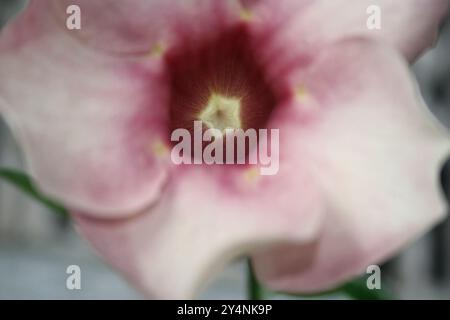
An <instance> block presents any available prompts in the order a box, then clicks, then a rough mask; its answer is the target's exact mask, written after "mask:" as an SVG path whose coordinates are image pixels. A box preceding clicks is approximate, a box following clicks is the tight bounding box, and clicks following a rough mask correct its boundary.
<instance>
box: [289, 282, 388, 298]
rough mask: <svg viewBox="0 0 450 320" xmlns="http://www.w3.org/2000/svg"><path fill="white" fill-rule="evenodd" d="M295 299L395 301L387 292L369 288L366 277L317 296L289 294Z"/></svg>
mask: <svg viewBox="0 0 450 320" xmlns="http://www.w3.org/2000/svg"><path fill="white" fill-rule="evenodd" d="M287 295H289V296H293V297H302V298H325V297H327V296H332V295H345V296H347V297H349V298H352V299H355V300H389V299H393V297H392V295H391V294H390V293H389V292H388V291H386V290H379V289H374V290H370V289H369V288H367V282H366V278H365V277H360V278H357V279H355V280H352V281H350V282H347V283H345V284H343V285H341V286H339V287H337V288H335V289H331V290H328V291H323V292H319V293H315V294H303V293H298V294H291V293H289V294H287Z"/></svg>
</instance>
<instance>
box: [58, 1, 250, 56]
mask: <svg viewBox="0 0 450 320" xmlns="http://www.w3.org/2000/svg"><path fill="white" fill-rule="evenodd" d="M52 2H53V9H54V12H55V14H56V15H57V16H58V17H59V18H60V21H61V24H63V25H65V22H66V17H67V14H66V8H67V7H69V6H70V5H77V6H79V8H80V11H81V14H82V28H81V29H80V30H77V31H76V32H74V31H72V30H71V31H69V32H68V34H69V35H71V36H75V37H76V38H78V39H79V40H80V41H82V42H83V43H85V44H88V45H91V46H93V47H95V48H98V49H101V50H104V51H108V52H110V53H118V54H144V55H146V54H149V53H151V52H154V51H158V50H164V49H166V48H167V47H169V46H170V45H171V44H172V42H173V41H176V42H178V41H179V40H180V37H184V36H189V37H190V36H192V33H197V32H211V31H216V30H217V29H218V28H221V27H223V26H226V25H227V24H229V23H230V22H233V21H236V20H237V19H238V18H239V12H240V8H241V7H240V6H239V3H238V2H237V1H236V0H226V1H202V0H172V1H165V0H151V1H149V0H129V1H120V0H103V1H89V0H52Z"/></svg>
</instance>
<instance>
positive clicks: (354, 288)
mask: <svg viewBox="0 0 450 320" xmlns="http://www.w3.org/2000/svg"><path fill="white" fill-rule="evenodd" d="M340 291H342V293H344V294H346V295H347V296H349V297H350V298H353V299H358V300H388V299H392V296H391V295H390V294H389V293H388V292H387V291H386V290H380V289H373V290H370V289H368V288H367V283H366V279H365V278H364V277H362V278H360V279H356V280H353V281H350V282H348V283H346V284H344V285H343V286H342V287H340Z"/></svg>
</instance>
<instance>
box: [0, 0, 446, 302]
mask: <svg viewBox="0 0 450 320" xmlns="http://www.w3.org/2000/svg"><path fill="white" fill-rule="evenodd" d="M23 3H24V1H19V0H0V28H1V26H2V25H4V23H6V21H7V19H9V18H10V17H11V16H12V15H14V14H15V13H16V12H17V10H18V9H19V8H20V7H21V6H22V5H23ZM449 56H450V19H448V20H447V22H446V23H445V24H444V25H443V27H442V32H441V36H440V40H439V42H438V45H437V47H436V48H435V49H433V50H431V51H429V52H428V53H427V54H426V55H424V56H423V57H422V58H421V59H420V60H419V61H418V62H417V63H416V65H414V66H413V71H414V72H415V74H416V76H417V78H418V80H419V84H420V87H421V90H422V93H423V95H424V98H425V100H426V101H427V102H428V105H429V106H430V107H431V109H432V111H433V112H434V113H435V114H436V116H437V117H438V118H439V120H440V121H441V122H442V123H443V124H445V125H446V126H447V127H449V128H450V58H449ZM2 167H4V168H17V169H20V170H22V169H23V163H22V157H21V154H20V151H19V150H18V148H17V146H16V144H15V142H14V139H13V138H12V136H11V134H10V132H9V130H8V129H7V127H6V125H5V124H4V123H3V122H2V120H1V119H0V168H2ZM442 185H443V190H444V191H445V192H446V194H447V195H448V194H449V193H450V165H448V168H447V166H446V167H445V168H443V170H442ZM69 265H79V266H80V268H81V275H82V280H81V281H82V282H81V286H82V288H81V290H68V289H66V279H67V276H68V275H67V274H66V269H67V267H68V266H69ZM382 279H383V286H384V287H385V288H388V290H389V291H390V292H391V293H392V295H393V297H395V298H398V299H449V298H450V222H449V220H447V221H445V222H443V223H442V224H441V225H439V226H437V227H436V228H435V229H434V230H433V231H432V232H430V233H429V234H428V235H427V236H425V237H423V238H422V239H420V240H419V241H417V242H416V243H414V244H413V245H411V246H410V247H409V248H407V249H406V250H404V251H403V252H402V253H401V254H400V255H398V256H397V257H395V258H394V259H392V260H391V261H389V262H388V263H386V264H385V265H383V267H382ZM245 288H246V267H245V263H244V262H243V261H236V262H235V263H233V264H232V265H231V266H229V267H228V268H227V269H226V270H225V271H224V272H223V273H222V274H221V275H220V276H219V278H217V279H215V280H214V281H213V283H211V284H210V285H209V287H208V290H207V291H206V292H205V293H204V294H203V296H202V298H207V299H244V298H245V297H246V291H245ZM140 298H142V297H141V296H140V295H139V293H137V292H136V291H135V290H134V289H133V288H131V287H130V286H129V285H128V284H127V283H126V282H125V281H124V280H123V279H121V278H120V277H119V276H118V275H117V274H115V272H114V271H113V270H111V269H110V268H109V267H108V266H107V265H105V264H104V263H103V262H102V261H101V260H100V259H99V258H98V257H97V256H96V255H95V253H94V252H93V251H92V250H91V249H90V248H89V246H88V244H87V243H86V242H85V241H83V240H82V239H81V238H80V237H78V236H77V234H76V232H75V230H74V228H73V226H72V225H71V222H70V220H69V219H68V218H65V217H63V216H58V215H56V214H54V213H51V212H49V211H48V210H47V209H45V208H44V207H42V206H41V205H40V204H39V203H36V202H34V201H33V200H30V199H29V198H28V197H27V196H26V195H23V194H22V193H21V192H20V191H18V190H17V189H15V188H14V187H12V186H11V185H9V184H7V183H6V182H4V181H2V180H0V299H140ZM274 298H283V296H275V297H274ZM326 298H343V299H344V298H345V296H343V295H340V294H335V295H331V296H328V297H326Z"/></svg>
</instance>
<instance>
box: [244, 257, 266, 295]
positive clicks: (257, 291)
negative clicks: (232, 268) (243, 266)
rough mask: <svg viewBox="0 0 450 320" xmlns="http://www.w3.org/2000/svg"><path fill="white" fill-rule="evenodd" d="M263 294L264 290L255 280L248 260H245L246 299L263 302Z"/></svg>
mask: <svg viewBox="0 0 450 320" xmlns="http://www.w3.org/2000/svg"><path fill="white" fill-rule="evenodd" d="M264 292H265V290H264V288H263V287H262V286H261V284H260V283H259V281H258V279H256V276H255V273H254V271H253V267H252V263H251V261H250V259H247V299H248V300H263V299H264Z"/></svg>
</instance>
